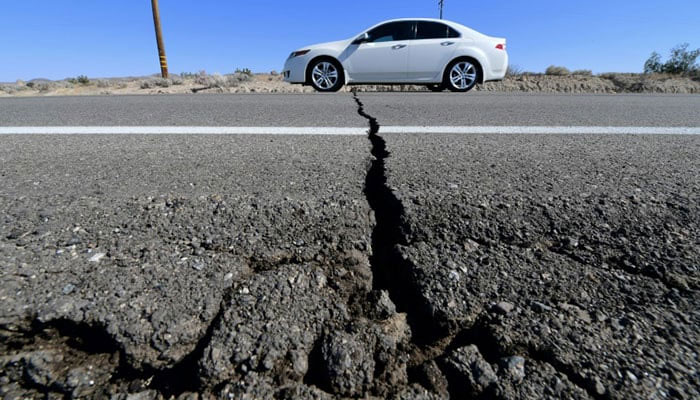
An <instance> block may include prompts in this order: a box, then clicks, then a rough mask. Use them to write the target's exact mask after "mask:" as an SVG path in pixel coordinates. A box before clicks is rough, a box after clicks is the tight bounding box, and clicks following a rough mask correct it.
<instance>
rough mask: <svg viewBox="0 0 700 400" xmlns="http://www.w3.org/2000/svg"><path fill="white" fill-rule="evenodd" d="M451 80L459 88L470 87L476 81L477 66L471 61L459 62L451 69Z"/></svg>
mask: <svg viewBox="0 0 700 400" xmlns="http://www.w3.org/2000/svg"><path fill="white" fill-rule="evenodd" d="M450 82H451V83H452V86H454V87H456V88H457V89H469V88H470V87H471V86H472V85H473V84H474V82H476V68H475V67H474V65H472V64H471V63H470V62H467V61H462V62H458V63H457V64H455V65H454V67H452V70H450Z"/></svg>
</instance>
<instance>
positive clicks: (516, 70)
mask: <svg viewBox="0 0 700 400" xmlns="http://www.w3.org/2000/svg"><path fill="white" fill-rule="evenodd" d="M522 74H523V69H522V68H520V67H519V66H518V65H515V64H511V65H509V66H508V69H507V70H506V76H520V75H522Z"/></svg>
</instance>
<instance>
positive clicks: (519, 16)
mask: <svg viewBox="0 0 700 400" xmlns="http://www.w3.org/2000/svg"><path fill="white" fill-rule="evenodd" d="M319 4H322V6H321V7H319ZM160 8H161V17H162V19H163V29H164V36H165V44H166V50H167V53H168V61H169V65H170V70H171V72H196V71H199V70H206V71H207V72H210V73H213V72H220V73H227V72H231V71H233V70H234V69H236V68H250V69H252V70H253V71H256V72H263V71H270V70H278V71H279V70H280V69H281V67H282V65H283V63H284V60H285V58H286V57H287V55H288V54H289V52H290V51H292V50H294V49H296V48H299V47H302V46H304V45H306V44H312V43H317V42H324V41H331V40H338V39H344V38H346V37H350V36H353V35H355V34H357V33H358V32H360V31H362V30H364V29H365V28H367V27H369V26H371V25H373V24H374V23H376V22H379V21H381V20H384V19H390V18H398V17H436V16H437V10H438V9H437V0H353V1H327V2H321V3H319V2H318V1H305V0H294V1H290V0H285V1H281V0H250V1H243V0H219V1H215V0H189V1H188V0H160ZM0 15H1V16H2V18H0V55H1V56H0V81H4V82H11V81H15V80H16V79H24V80H28V79H32V78H49V79H62V78H66V77H69V76H77V75H81V74H83V75H88V76H90V77H93V78H96V77H111V76H140V75H149V74H152V73H156V72H158V71H159V66H158V58H157V51H156V45H155V38H154V33H153V20H152V17H151V8H150V0H63V1H61V0H5V1H3V2H2V3H0ZM698 15H700V1H698V0H664V1H658V0H656V1H647V0H638V1H631V0H629V1H616V0H608V1H598V0H589V1H586V2H579V1H576V2H574V1H567V0H557V1H550V0H545V1H535V2H525V1H509V2H508V1H498V2H490V1H483V2H472V1H466V0H446V5H445V18H447V19H451V20H454V21H457V22H460V23H463V24H465V25H467V26H470V27H472V28H474V29H476V30H478V31H480V32H483V33H485V34H488V35H493V36H500V37H506V38H507V39H508V52H509V54H510V56H511V63H512V64H516V65H518V66H519V67H521V68H522V69H525V70H529V71H543V70H544V69H545V68H546V67H547V66H549V65H552V64H556V65H564V66H566V67H568V68H570V69H592V70H593V71H594V72H613V71H615V72H617V71H623V72H639V71H641V69H642V67H643V63H644V61H645V60H646V59H647V57H648V56H649V54H650V53H651V52H652V51H654V50H657V51H659V52H660V53H662V55H664V56H665V55H666V54H667V53H668V50H669V49H670V48H671V47H673V46H675V45H676V44H678V43H682V42H689V43H690V45H691V47H692V48H697V47H700V23H699V22H698Z"/></svg>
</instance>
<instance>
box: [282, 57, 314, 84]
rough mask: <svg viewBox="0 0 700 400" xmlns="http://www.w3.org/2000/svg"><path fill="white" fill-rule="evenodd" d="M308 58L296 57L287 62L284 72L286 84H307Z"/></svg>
mask: <svg viewBox="0 0 700 400" xmlns="http://www.w3.org/2000/svg"><path fill="white" fill-rule="evenodd" d="M306 58H307V57H294V58H290V59H288V60H287V62H286V63H285V64H284V69H283V70H282V76H283V77H284V81H285V82H289V83H305V82H306V64H307V62H308V60H307V59H306Z"/></svg>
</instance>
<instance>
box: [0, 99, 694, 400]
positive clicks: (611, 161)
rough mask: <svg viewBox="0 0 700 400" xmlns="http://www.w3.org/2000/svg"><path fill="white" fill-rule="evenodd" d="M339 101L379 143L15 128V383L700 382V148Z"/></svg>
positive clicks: (6, 173) (452, 391) (95, 394)
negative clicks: (446, 122) (429, 116)
mask: <svg viewBox="0 0 700 400" xmlns="http://www.w3.org/2000/svg"><path fill="white" fill-rule="evenodd" d="M329 99H333V100H332V103H333V104H334V106H333V107H335V109H337V110H338V111H336V112H342V113H343V116H342V119H343V120H347V121H352V124H353V125H356V124H365V125H367V126H369V130H368V132H369V135H368V138H363V137H327V136H319V137H305V136H299V137H289V136H235V137H234V136H107V135H101V136H65V137H57V136H36V137H30V136H5V137H2V138H0V142H2V146H0V160H1V161H2V171H1V176H2V181H3V185H2V187H1V188H0V213H1V218H2V219H3V223H2V225H0V266H1V267H2V268H1V269H0V275H2V281H3V285H2V287H0V299H1V300H2V306H1V309H0V394H1V395H2V396H3V398H8V399H15V398H52V399H53V398H64V397H65V398H112V399H126V398H134V399H136V398H138V399H159V398H178V399H196V398H202V399H208V398H244V399H254V398H280V399H292V398H317V399H326V398H367V397H375V398H395V399H445V398H499V399H522V398H527V399H539V398H580V399H590V398H593V399H604V398H612V399H623V398H695V397H698V396H700V387H699V385H698V382H699V381H700V376H699V373H698V365H700V364H699V360H698V350H697V343H698V342H699V340H698V326H699V323H698V322H699V320H700V313H699V312H698V310H699V309H700V307H699V306H700V297H699V296H698V289H699V287H698V286H699V284H700V275H699V272H698V260H700V246H699V241H698V230H699V227H698V221H699V220H700V218H698V215H699V214H700V213H699V210H698V204H699V202H698V194H699V193H700V183H699V181H698V179H697V176H700V160H699V159H698V154H700V140H699V139H698V138H696V137H694V136H584V135H572V136H559V135H547V136H544V135H508V136H498V135H473V136H459V135H444V134H440V135H421V134H404V135H382V133H381V124H382V123H383V121H382V119H381V115H382V113H383V111H382V110H381V109H377V106H376V105H375V104H376V103H377V101H378V97H374V98H370V100H371V101H369V102H368V101H365V96H364V95H357V94H353V95H342V96H337V97H329ZM178 101H179V100H178ZM255 101H260V99H259V98H256V99H255ZM246 112H248V111H246ZM229 118H230V117H229ZM333 118H337V117H333ZM331 125H332V124H331ZM368 139H369V140H368Z"/></svg>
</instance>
